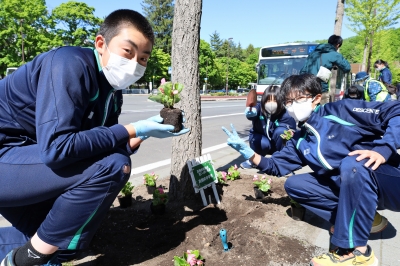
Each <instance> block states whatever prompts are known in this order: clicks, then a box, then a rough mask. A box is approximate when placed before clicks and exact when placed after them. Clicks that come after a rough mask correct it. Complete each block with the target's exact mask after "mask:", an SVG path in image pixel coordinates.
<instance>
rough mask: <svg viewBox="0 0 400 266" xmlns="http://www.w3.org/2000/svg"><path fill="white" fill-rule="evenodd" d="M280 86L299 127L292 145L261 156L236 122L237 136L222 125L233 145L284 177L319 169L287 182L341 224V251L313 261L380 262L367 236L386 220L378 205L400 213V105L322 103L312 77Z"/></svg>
mask: <svg viewBox="0 0 400 266" xmlns="http://www.w3.org/2000/svg"><path fill="white" fill-rule="evenodd" d="M281 90H282V93H283V94H284V95H285V107H286V109H287V112H288V113H289V114H290V115H291V116H292V117H293V118H294V119H295V120H296V121H298V122H299V123H298V127H299V128H300V130H299V131H297V132H296V133H295V135H294V137H293V138H292V139H291V140H290V141H288V143H287V145H286V146H285V147H284V148H283V149H282V150H281V151H279V152H275V153H274V154H273V155H272V157H271V158H265V157H262V156H260V155H259V154H257V153H255V152H254V151H253V150H252V149H250V148H249V147H248V146H247V145H246V143H245V142H243V141H242V140H240V138H239V137H238V136H237V133H236V130H235V129H234V127H233V125H232V130H233V132H232V133H231V132H229V131H228V130H227V129H226V128H224V127H223V130H224V131H225V133H226V134H227V135H228V136H229V138H228V145H230V146H231V147H232V148H234V149H235V150H237V151H239V152H240V153H241V154H242V155H243V156H244V157H245V158H246V159H249V160H250V161H251V162H252V163H254V164H255V165H257V168H258V169H259V170H261V171H263V172H265V173H266V174H269V175H275V176H284V175H287V174H289V173H291V172H293V171H295V170H298V169H300V168H301V167H302V166H303V165H308V166H309V167H310V168H311V169H312V170H313V172H312V173H305V174H299V175H293V176H291V177H289V178H288V179H287V181H286V183H285V189H286V192H287V193H288V195H289V196H290V198H292V199H293V200H295V201H296V202H298V203H300V204H301V205H302V206H304V207H305V208H307V209H308V210H310V211H312V212H313V213H315V214H316V215H318V216H320V217H321V218H323V219H325V220H326V221H329V222H330V223H331V224H332V225H334V226H335V227H334V228H333V227H332V228H331V232H332V233H333V236H332V239H331V241H332V244H333V245H335V246H337V247H338V248H336V249H335V250H333V251H331V252H329V253H326V254H323V255H321V256H317V257H315V258H313V259H312V260H311V263H310V264H311V265H313V266H317V265H325V266H326V265H335V266H338V265H378V260H377V258H376V257H375V255H374V252H373V251H372V249H371V247H370V246H368V245H367V241H368V237H369V234H370V231H374V227H375V229H376V231H379V230H383V229H384V228H385V227H386V225H387V220H386V219H385V218H383V217H381V216H380V215H379V214H377V213H376V209H378V210H383V209H388V210H392V211H400V198H399V197H398V191H400V167H399V163H400V156H399V155H398V154H397V149H398V148H399V147H400V135H399V134H398V133H397V132H399V130H400V105H399V104H398V103H397V102H385V103H381V102H365V101H353V100H349V99H345V100H341V101H338V102H334V103H328V104H325V105H323V106H321V105H320V104H319V103H320V99H321V84H320V83H319V82H318V80H317V79H316V77H315V76H313V75H310V74H304V75H294V76H291V77H288V78H287V79H286V80H285V81H284V82H283V83H282V86H281ZM374 217H375V222H374ZM373 225H374V226H373ZM371 228H372V230H371ZM333 229H334V230H333ZM376 231H375V232H376Z"/></svg>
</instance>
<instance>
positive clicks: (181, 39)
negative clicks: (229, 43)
mask: <svg viewBox="0 0 400 266" xmlns="http://www.w3.org/2000/svg"><path fill="white" fill-rule="evenodd" d="M202 5H203V2H202V0H176V1H175V10H174V25H173V30H172V55H171V60H172V72H173V75H172V78H173V82H179V83H182V84H183V85H184V89H183V90H182V92H181V101H180V102H179V103H178V104H177V105H176V107H178V108H180V109H182V110H183V111H184V112H185V118H186V122H185V127H186V128H189V129H190V132H189V133H188V134H185V135H183V136H180V137H175V138H173V140H172V156H171V179H170V184H169V196H170V199H171V200H183V199H190V198H194V197H195V193H194V189H193V184H192V179H191V177H190V174H189V170H188V167H187V165H186V162H187V161H188V160H191V159H194V158H196V157H199V156H201V149H202V135H201V133H202V125H201V105H200V104H201V102H200V76H199V49H200V22H201V10H202Z"/></svg>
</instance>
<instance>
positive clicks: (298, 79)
mask: <svg viewBox="0 0 400 266" xmlns="http://www.w3.org/2000/svg"><path fill="white" fill-rule="evenodd" d="M281 90H282V93H283V95H284V97H285V100H286V97H287V96H288V95H289V94H291V92H293V91H295V92H296V91H297V92H299V94H305V93H306V92H309V93H310V94H311V95H312V96H315V95H317V94H321V93H322V87H321V82H320V80H319V79H318V78H317V77H316V76H314V75H312V74H301V75H292V76H290V77H288V78H286V79H285V80H284V81H283V82H282V85H281Z"/></svg>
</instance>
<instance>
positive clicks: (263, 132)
mask: <svg viewBox="0 0 400 266" xmlns="http://www.w3.org/2000/svg"><path fill="white" fill-rule="evenodd" d="M254 108H256V109H257V116H255V117H249V118H247V119H248V120H250V121H251V122H252V125H253V127H252V128H251V129H250V134H249V144H250V147H251V148H252V149H253V150H254V151H255V152H257V153H258V154H260V155H262V156H265V155H267V154H272V153H274V152H275V151H279V150H281V149H282V148H283V146H284V142H283V139H282V137H281V134H283V132H284V131H285V130H287V129H289V128H290V129H293V130H296V121H295V120H294V119H293V118H292V117H291V116H290V115H289V114H288V113H287V112H286V110H284V111H283V112H282V113H280V114H279V115H273V116H271V115H270V114H268V115H267V116H264V115H263V114H262V113H261V105H260V103H258V104H257V105H256V106H255V107H254Z"/></svg>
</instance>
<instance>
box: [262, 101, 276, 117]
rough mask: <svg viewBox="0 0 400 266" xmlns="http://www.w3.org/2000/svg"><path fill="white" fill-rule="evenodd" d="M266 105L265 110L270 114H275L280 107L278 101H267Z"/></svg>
mask: <svg viewBox="0 0 400 266" xmlns="http://www.w3.org/2000/svg"><path fill="white" fill-rule="evenodd" d="M264 107H265V111H267V112H268V113H269V114H274V113H275V112H276V109H277V108H278V104H277V103H276V102H266V103H265V105H264Z"/></svg>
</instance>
